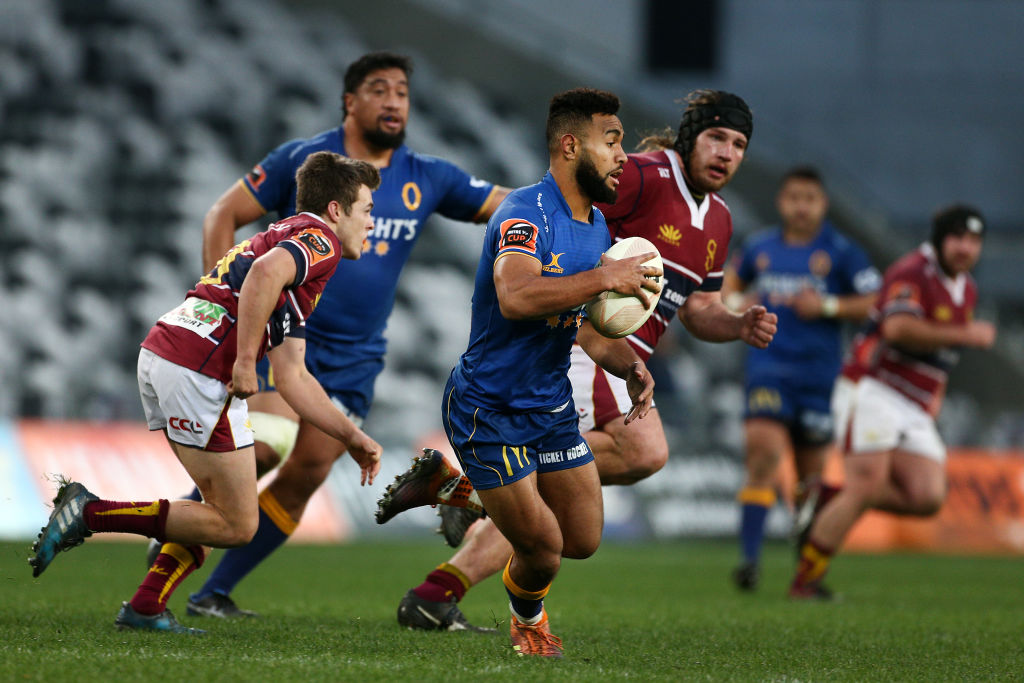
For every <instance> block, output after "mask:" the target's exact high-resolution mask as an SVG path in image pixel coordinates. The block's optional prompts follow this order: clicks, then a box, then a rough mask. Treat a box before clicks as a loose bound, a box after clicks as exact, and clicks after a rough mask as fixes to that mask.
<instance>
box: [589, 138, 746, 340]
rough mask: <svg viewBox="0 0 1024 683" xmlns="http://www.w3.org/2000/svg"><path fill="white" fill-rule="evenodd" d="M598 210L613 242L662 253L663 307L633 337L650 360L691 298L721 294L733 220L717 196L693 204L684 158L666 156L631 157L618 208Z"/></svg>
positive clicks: (665, 153) (660, 303)
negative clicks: (646, 243)
mask: <svg viewBox="0 0 1024 683" xmlns="http://www.w3.org/2000/svg"><path fill="white" fill-rule="evenodd" d="M598 206H599V207H600V209H601V211H602V212H603V213H604V215H605V218H606V219H607V221H608V229H609V231H610V232H611V236H612V239H613V240H615V241H619V240H623V239H625V238H627V237H644V238H646V239H648V240H650V241H651V242H652V243H653V244H654V245H655V246H656V247H657V248H658V251H659V252H660V253H661V258H662V262H663V263H664V270H665V279H664V282H663V289H662V293H661V299H660V300H659V301H658V307H657V308H656V309H655V311H654V313H653V314H651V317H650V318H648V320H647V322H646V323H644V324H643V326H642V327H641V328H640V329H639V330H637V331H636V332H635V333H633V334H632V335H630V336H629V337H628V341H629V342H630V343H631V345H632V346H633V348H634V349H635V350H636V352H637V354H638V355H639V356H640V357H641V358H643V359H644V360H646V359H648V358H649V357H650V355H651V354H652V353H653V352H654V347H655V346H656V345H657V343H658V340H659V339H660V338H661V335H663V334H664V333H665V330H666V329H667V328H668V325H669V323H671V322H672V320H673V318H675V317H676V313H677V311H678V310H679V307H680V306H682V305H683V303H684V302H685V301H686V298H687V297H688V296H690V294H692V293H693V292H695V291H702V292H717V291H719V290H720V289H721V288H722V278H723V273H724V271H723V267H724V265H725V260H726V255H727V253H728V248H729V239H730V238H731V237H732V216H731V214H730V213H729V207H727V206H726V204H725V202H724V201H723V200H722V198H721V197H719V196H718V195H717V194H714V193H711V194H709V195H707V196H706V197H704V199H703V201H702V202H700V203H698V202H697V200H696V199H694V197H693V194H692V193H691V192H690V189H689V188H688V187H687V185H686V181H685V178H684V176H683V170H682V168H681V167H680V164H679V157H678V156H677V155H676V154H675V153H674V152H669V151H667V150H662V151H658V152H650V153H645V154H630V155H629V160H628V161H627V162H626V165H625V167H624V169H623V173H622V176H620V178H619V197H618V199H617V200H616V202H615V204H614V205H607V204H599V205H598Z"/></svg>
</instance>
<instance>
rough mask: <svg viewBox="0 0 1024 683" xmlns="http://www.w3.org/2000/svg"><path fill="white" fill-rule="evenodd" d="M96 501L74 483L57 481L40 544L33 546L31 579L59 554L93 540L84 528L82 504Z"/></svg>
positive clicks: (41, 531) (83, 506)
mask: <svg viewBox="0 0 1024 683" xmlns="http://www.w3.org/2000/svg"><path fill="white" fill-rule="evenodd" d="M94 500H99V497H97V496H94V495H93V494H91V493H89V491H88V490H87V489H86V488H85V487H84V486H82V485H81V484H79V483H78V482H76V481H67V480H60V488H59V489H57V496H56V497H55V498H54V499H53V512H52V513H50V519H49V521H47V523H46V526H44V527H43V528H42V529H41V530H40V533H39V540H37V541H36V542H35V543H33V544H32V550H33V551H34V552H35V557H30V558H29V560H28V563H29V564H30V565H32V576H33V577H38V576H39V575H40V574H42V573H43V572H44V571H46V568H47V567H49V566H50V563H51V562H53V558H54V557H56V556H57V553H59V552H61V551H62V550H70V549H71V548H74V547H75V546H79V545H82V543H84V542H85V539H87V538H89V537H90V536H92V532H91V531H89V527H87V526H86V525H85V504H86V503H89V502H91V501H94Z"/></svg>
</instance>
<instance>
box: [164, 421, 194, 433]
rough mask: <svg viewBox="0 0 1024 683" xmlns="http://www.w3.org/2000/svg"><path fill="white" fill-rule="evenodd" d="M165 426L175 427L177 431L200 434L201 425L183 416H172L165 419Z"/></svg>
mask: <svg viewBox="0 0 1024 683" xmlns="http://www.w3.org/2000/svg"><path fill="white" fill-rule="evenodd" d="M167 426H168V427H170V428H171V429H176V430H178V431H179V432H190V433H192V434H202V433H203V425H201V424H199V423H198V422H193V421H192V420H186V419H185V418H183V417H172V418H171V419H169V420H167Z"/></svg>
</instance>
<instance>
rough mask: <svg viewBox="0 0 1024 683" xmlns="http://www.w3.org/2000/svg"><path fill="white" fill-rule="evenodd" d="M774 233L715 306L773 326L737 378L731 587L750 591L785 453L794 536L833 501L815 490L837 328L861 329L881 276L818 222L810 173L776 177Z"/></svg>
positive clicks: (826, 439) (821, 211)
mask: <svg viewBox="0 0 1024 683" xmlns="http://www.w3.org/2000/svg"><path fill="white" fill-rule="evenodd" d="M776 208H777V210H778V213H779V218H780V219H781V220H780V224H779V226H778V227H776V228H771V229H769V230H765V231H763V232H759V233H756V234H754V235H752V236H751V237H750V238H749V239H748V240H747V242H746V244H744V248H743V249H742V250H741V252H740V254H738V256H737V258H736V259H735V263H736V267H735V268H728V269H726V273H725V285H724V287H723V292H724V296H725V298H726V300H727V301H730V300H733V299H739V300H740V302H741V304H740V306H739V307H740V308H742V307H744V306H747V305H749V304H750V303H752V302H753V303H761V304H763V305H764V306H766V307H767V308H768V310H769V311H771V312H772V313H775V314H776V315H777V316H778V317H779V333H778V334H777V335H776V336H775V339H774V340H773V341H772V344H771V346H769V347H768V348H765V349H756V348H755V349H751V351H750V353H749V354H748V356H747V368H746V386H745V395H746V409H745V420H744V424H743V428H744V436H745V442H746V481H745V482H744V484H743V488H742V489H740V491H739V495H738V496H737V498H738V499H739V503H740V534H739V535H740V551H741V557H742V559H741V562H740V565H739V566H738V567H737V568H736V569H735V570H733V573H732V579H733V581H734V582H735V584H736V586H737V587H738V588H740V589H741V590H748V591H749V590H754V589H755V588H756V587H757V584H758V579H759V578H760V558H761V546H762V542H763V540H764V528H765V521H766V519H767V517H768V513H769V511H770V510H771V508H772V506H773V505H774V504H775V499H776V492H775V485H776V477H777V474H778V469H779V462H780V460H781V459H782V456H783V454H784V453H786V452H787V451H789V450H790V449H792V452H793V456H794V462H795V465H796V471H797V490H796V496H795V499H796V500H795V503H796V506H797V511H798V514H797V517H796V519H797V521H796V524H795V525H794V531H795V534H794V535H795V536H797V537H799V535H800V533H801V532H802V531H804V530H806V527H807V525H809V524H810V516H811V512H812V510H813V508H814V506H815V505H821V504H824V502H826V501H827V500H828V498H829V497H830V496H831V495H832V494H833V493H834V492H835V490H836V489H835V488H833V487H832V486H831V485H829V484H825V483H824V482H822V479H821V474H822V470H823V469H824V466H825V455H826V453H827V451H828V446H829V443H830V442H831V441H832V433H833V425H832V415H831V409H830V400H831V396H832V389H833V384H834V382H835V378H836V375H837V374H838V372H839V366H840V361H841V358H842V349H841V347H842V339H841V337H842V327H841V324H842V322H843V321H844V320H848V321H858V322H859V321H862V320H863V319H864V318H865V317H867V314H868V310H870V308H871V304H872V303H873V302H874V300H875V296H876V293H877V291H878V287H879V285H880V283H881V279H882V278H881V275H880V274H879V273H878V271H877V270H876V269H875V268H874V266H872V265H871V262H870V261H869V260H868V258H867V256H866V255H865V254H864V252H863V250H861V248H860V247H859V246H857V245H856V244H855V243H853V242H852V241H851V240H849V239H847V238H846V237H845V236H843V235H842V234H840V233H839V231H838V230H836V228H835V226H833V225H832V224H831V222H829V221H828V219H827V218H826V217H825V215H826V212H827V211H828V195H827V194H826V192H825V185H824V183H823V182H822V180H821V176H820V175H819V174H818V172H817V171H816V170H815V169H813V168H810V167H806V166H801V167H796V168H793V169H790V170H789V171H787V172H786V173H785V174H784V175H783V177H782V182H781V183H780V185H779V190H778V194H777V196H776Z"/></svg>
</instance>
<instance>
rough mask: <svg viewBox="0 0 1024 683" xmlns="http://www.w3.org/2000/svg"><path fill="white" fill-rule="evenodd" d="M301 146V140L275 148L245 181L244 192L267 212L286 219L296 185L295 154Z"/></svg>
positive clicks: (253, 169)
mask: <svg viewBox="0 0 1024 683" xmlns="http://www.w3.org/2000/svg"><path fill="white" fill-rule="evenodd" d="M301 144H302V141H301V140H292V141H290V142H286V143H284V144H283V145H281V146H279V147H277V148H275V149H274V150H273V151H271V152H270V154H268V155H267V156H266V157H264V158H263V161H261V162H260V163H258V164H256V165H255V166H253V167H252V170H251V171H249V172H248V173H246V174H245V176H244V177H243V178H242V183H243V184H244V185H245V188H246V189H247V190H248V191H249V193H250V194H251V195H252V196H253V199H255V200H256V201H257V202H258V203H259V205H260V206H262V207H263V210H264V211H267V212H270V211H276V212H277V213H278V214H279V215H284V213H285V212H284V208H285V207H286V206H287V205H288V202H289V200H290V199H291V194H292V190H293V188H294V185H295V171H296V166H295V161H294V152H295V150H296V149H297V148H298V147H299V146H300V145H301Z"/></svg>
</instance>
